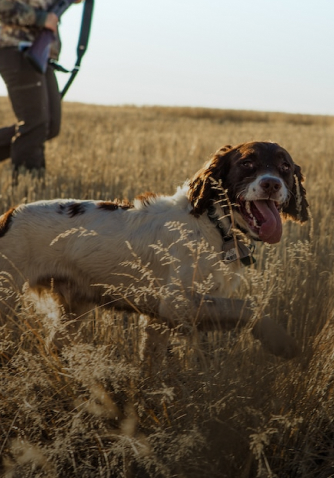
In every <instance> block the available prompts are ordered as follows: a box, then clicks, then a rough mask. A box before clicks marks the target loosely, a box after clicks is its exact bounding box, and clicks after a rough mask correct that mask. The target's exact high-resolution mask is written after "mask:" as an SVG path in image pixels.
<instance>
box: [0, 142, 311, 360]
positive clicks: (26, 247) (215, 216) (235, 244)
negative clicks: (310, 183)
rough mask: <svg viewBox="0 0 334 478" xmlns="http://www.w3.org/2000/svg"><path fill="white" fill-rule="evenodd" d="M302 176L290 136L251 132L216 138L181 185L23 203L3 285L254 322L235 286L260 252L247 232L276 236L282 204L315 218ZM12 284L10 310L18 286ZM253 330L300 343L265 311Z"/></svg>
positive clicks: (5, 229)
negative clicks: (262, 136)
mask: <svg viewBox="0 0 334 478" xmlns="http://www.w3.org/2000/svg"><path fill="white" fill-rule="evenodd" d="M302 181H303V177H302V174H301V171H300V167H299V166H297V165H296V164H295V163H294V162H293V160H292V159H291V157H290V155H289V153H288V152H287V151H286V150H285V149H283V148H282V147H281V146H279V145H278V144H275V143H271V142H249V143H244V144H240V145H238V146H235V147H232V146H225V147H223V148H221V149H220V150H218V151H217V152H216V153H215V154H214V155H213V157H212V158H211V159H210V160H209V161H208V162H207V163H206V164H205V165H204V166H203V167H202V168H201V169H200V170H199V171H198V172H197V173H196V174H195V176H194V177H193V178H192V179H191V180H190V181H188V182H186V183H185V185H184V186H183V187H181V188H179V189H178V190H177V191H176V193H175V194H174V195H173V196H163V195H155V194H152V193H145V194H144V195H142V196H138V197H137V198H136V199H135V201H134V205H130V204H125V203H118V202H117V201H116V202H103V201H91V200H85V201H80V200H73V199H56V200H51V201H38V202H34V203H30V204H23V205H20V206H18V207H15V208H12V209H10V210H9V211H8V212H6V213H5V214H3V215H2V216H1V217H0V282H2V287H1V290H5V289H6V287H4V285H5V283H7V282H9V281H10V279H9V278H10V277H12V279H13V282H14V283H15V284H16V285H17V286H18V287H19V288H20V289H22V288H23V286H24V284H25V283H28V285H29V287H30V288H32V289H37V290H40V289H41V288H43V289H45V288H46V289H49V290H50V291H51V290H52V293H54V294H56V295H57V296H58V297H59V298H60V301H61V303H62V304H63V305H65V306H66V308H67V310H68V311H70V312H72V313H75V314H80V313H82V312H83V310H88V309H89V307H91V306H92V305H91V304H103V303H104V304H109V305H111V306H114V307H116V308H121V309H124V308H129V307H130V308H131V307H133V309H134V310H139V311H143V312H146V313H152V314H153V315H155V316H158V317H159V318H161V319H162V320H164V321H166V322H167V323H169V324H179V323H180V321H184V322H185V323H187V322H188V323H189V322H190V323H196V325H197V326H198V327H202V328H206V327H207V326H209V324H211V326H212V325H214V326H215V325H217V324H219V325H220V326H221V327H222V328H226V327H235V326H237V325H245V324H247V322H248V321H249V319H250V318H251V317H252V312H251V310H250V308H249V307H248V304H245V303H244V302H243V301H241V300H231V299H229V297H230V295H231V293H232V292H233V290H234V289H235V288H236V287H237V285H238V283H239V280H240V274H242V271H243V268H244V264H243V263H247V262H249V261H251V258H252V257H251V249H250V248H249V245H248V244H247V240H249V239H250V240H255V241H264V242H268V243H270V244H273V243H277V242H279V241H280V238H281V235H282V221H281V216H283V217H285V218H289V219H292V220H295V221H299V222H301V223H302V222H304V221H306V220H307V218H308V212H307V207H308V204H307V201H306V198H305V189H304V188H303V186H302ZM1 271H2V272H1ZM2 294H3V296H2V297H1V292H0V303H1V305H0V310H1V309H2V314H5V313H6V307H7V309H8V307H9V302H8V301H9V298H8V297H9V294H8V291H5V293H4V292H2ZM11 306H12V305H11ZM85 307H86V309H85ZM0 313H1V312H0ZM253 334H254V335H255V337H257V338H258V339H260V340H261V341H262V343H263V345H264V346H265V347H266V348H267V349H268V350H269V351H271V352H273V353H275V354H277V355H283V356H286V357H291V356H293V355H294V353H295V344H294V341H293V339H292V338H291V337H289V336H288V335H287V334H286V333H285V331H284V330H283V328H282V327H280V326H279V325H276V324H275V323H274V322H273V321H272V320H271V319H270V318H269V317H267V316H266V317H263V318H261V319H260V320H258V321H257V322H256V324H255V326H254V328H253Z"/></svg>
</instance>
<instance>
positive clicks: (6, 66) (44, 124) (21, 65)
mask: <svg viewBox="0 0 334 478" xmlns="http://www.w3.org/2000/svg"><path fill="white" fill-rule="evenodd" d="M0 54H1V58H0V60H1V61H2V60H4V61H2V65H1V75H2V77H3V79H4V81H5V83H6V86H7V90H8V96H9V98H10V100H11V103H12V107H13V110H14V113H15V115H16V117H17V120H18V123H17V127H16V133H15V136H14V138H13V141H12V144H11V158H12V163H13V165H14V168H15V169H16V170H17V169H18V168H19V167H20V166H25V167H26V168H27V169H30V170H31V169H34V168H36V169H40V168H44V167H45V159H44V143H45V141H46V139H47V133H48V123H49V105H48V90H47V86H46V77H45V76H44V75H42V74H40V73H38V72H37V71H35V69H34V68H33V67H32V66H31V65H30V63H29V62H28V61H27V60H26V59H25V58H24V56H23V54H22V53H21V52H19V51H17V50H15V49H12V48H8V49H7V48H5V49H3V50H2V51H1V53H0Z"/></svg>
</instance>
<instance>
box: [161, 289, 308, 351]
mask: <svg viewBox="0 0 334 478" xmlns="http://www.w3.org/2000/svg"><path fill="white" fill-rule="evenodd" d="M173 305H174V304H173V302H172V301H164V302H162V303H161V304H160V315H161V316H162V317H163V318H165V320H166V321H167V322H168V323H169V325H172V326H173V325H174V326H175V325H176V324H179V321H177V320H176V321H173V320H171V317H175V315H176V310H175V308H174V310H173ZM180 312H181V311H180ZM177 315H179V316H180V317H181V316H183V317H187V318H189V317H191V318H192V320H191V322H190V323H193V324H194V325H196V327H197V328H198V329H199V330H203V331H208V330H214V329H221V330H228V329H232V328H241V327H245V326H246V325H247V324H249V321H250V320H251V318H252V317H253V311H252V309H251V307H250V304H249V303H248V302H247V301H243V300H240V299H226V298H217V297H209V296H203V297H200V296H199V295H197V296H196V297H193V296H192V297H191V298H190V299H189V300H188V301H187V305H186V306H185V308H184V310H183V311H182V315H181V314H180V313H178V314H177ZM174 322H175V323H174ZM252 333H253V335H254V337H255V338H256V339H258V340H260V342H261V343H262V345H263V347H264V349H265V350H267V351H268V352H270V353H272V354H274V355H278V356H281V357H285V358H288V359H290V358H293V357H295V356H296V355H297V354H298V352H299V349H298V346H297V343H296V341H295V339H294V338H293V337H291V336H290V335H288V334H287V333H286V331H285V330H284V328H283V327H282V326H281V325H279V324H276V323H275V322H274V321H273V320H272V319H271V318H270V317H268V316H264V317H262V318H260V319H257V320H256V322H255V324H254V327H253V329H252Z"/></svg>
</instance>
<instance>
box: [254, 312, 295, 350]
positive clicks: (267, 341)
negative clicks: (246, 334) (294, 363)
mask: <svg viewBox="0 0 334 478" xmlns="http://www.w3.org/2000/svg"><path fill="white" fill-rule="evenodd" d="M252 332H253V335H254V337H255V338H256V339H258V340H260V342H261V344H262V346H263V348H264V349H265V350H266V351H267V352H270V353H272V354H274V355H277V356H279V357H284V358H286V359H292V358H294V357H296V356H297V355H299V353H300V349H299V347H298V344H297V342H296V340H295V339H294V338H293V337H291V335H288V334H287V333H286V331H285V330H284V328H283V327H282V326H280V325H278V324H276V323H275V322H274V321H273V320H271V319H270V318H269V317H263V318H262V319H259V320H258V321H257V322H256V324H255V326H254V328H253V330H252Z"/></svg>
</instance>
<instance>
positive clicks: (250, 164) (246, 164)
mask: <svg viewBox="0 0 334 478" xmlns="http://www.w3.org/2000/svg"><path fill="white" fill-rule="evenodd" d="M241 164H242V166H243V167H244V168H246V169H254V167H255V166H254V162H253V161H252V160H251V159H245V160H244V161H243V162H242V163H241Z"/></svg>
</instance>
